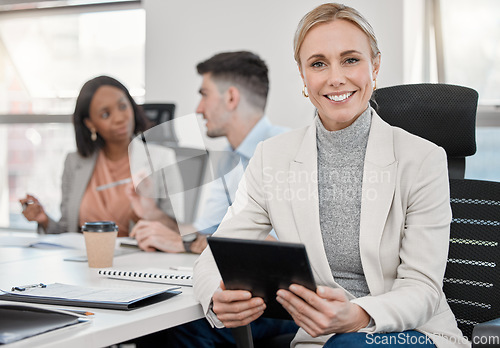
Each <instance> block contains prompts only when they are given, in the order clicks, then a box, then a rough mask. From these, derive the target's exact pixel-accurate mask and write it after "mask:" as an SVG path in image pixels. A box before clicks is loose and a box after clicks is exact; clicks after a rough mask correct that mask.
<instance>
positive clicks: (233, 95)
mask: <svg viewBox="0 0 500 348" xmlns="http://www.w3.org/2000/svg"><path fill="white" fill-rule="evenodd" d="M240 98H241V95H240V90H239V89H238V88H236V87H234V86H231V87H229V88H228V89H227V91H226V105H227V108H228V109H229V110H230V111H234V110H236V108H237V107H238V105H239V104H240Z"/></svg>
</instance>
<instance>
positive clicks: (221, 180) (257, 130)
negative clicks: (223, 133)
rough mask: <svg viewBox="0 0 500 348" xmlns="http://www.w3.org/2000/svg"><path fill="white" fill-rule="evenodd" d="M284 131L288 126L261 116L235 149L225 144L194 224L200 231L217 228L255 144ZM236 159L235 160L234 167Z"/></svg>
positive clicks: (207, 232) (205, 232) (208, 231)
mask: <svg viewBox="0 0 500 348" xmlns="http://www.w3.org/2000/svg"><path fill="white" fill-rule="evenodd" d="M287 130H288V128H285V127H281V126H275V125H272V124H271V122H269V119H268V118H267V117H265V116H264V117H262V118H261V119H260V121H259V122H258V123H257V124H256V125H255V126H254V127H253V128H252V130H251V131H250V133H248V135H247V136H246V137H245V139H243V141H242V142H241V144H240V146H238V148H236V149H233V148H231V146H229V145H228V146H227V148H226V149H225V152H226V154H227V155H226V156H224V157H223V158H221V159H220V161H219V162H218V163H217V168H216V172H217V175H216V176H215V179H214V181H212V182H211V183H210V188H209V195H208V199H207V201H206V202H205V204H204V206H203V208H202V214H201V216H199V217H198V218H197V219H196V221H195V222H194V223H193V225H194V227H195V228H196V229H197V230H198V232H199V233H202V234H212V233H214V232H215V231H216V230H217V227H219V224H220V223H221V221H222V219H223V218H224V215H226V212H227V209H228V208H229V206H230V205H231V204H232V203H233V201H234V197H235V194H236V190H237V189H238V184H239V182H240V180H241V178H242V177H243V173H244V171H245V168H246V167H247V165H248V161H249V160H250V158H251V157H252V156H253V154H254V152H255V148H256V147H257V145H258V144H259V143H260V142H261V141H263V140H266V139H267V138H270V137H273V136H275V135H278V134H281V133H284V132H286V131H287ZM235 160H236V161H235ZM235 162H237V165H236V166H235Z"/></svg>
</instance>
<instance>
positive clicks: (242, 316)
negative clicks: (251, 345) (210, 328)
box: [212, 281, 266, 328]
mask: <svg viewBox="0 0 500 348" xmlns="http://www.w3.org/2000/svg"><path fill="white" fill-rule="evenodd" d="M212 301H213V307H212V310H213V311H214V313H215V314H216V315H217V318H219V320H220V321H221V322H222V323H223V324H224V326H225V327H227V328H232V327H238V326H245V325H247V324H250V323H251V322H252V321H254V320H255V319H257V318H258V317H260V316H261V315H262V313H264V310H265V309H266V305H265V303H264V300H263V299H262V298H260V297H252V294H251V293H250V292H249V291H246V290H226V287H225V286H224V283H223V282H222V281H221V282H220V289H219V291H217V292H215V294H214V296H213V297H212Z"/></svg>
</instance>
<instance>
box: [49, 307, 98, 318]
mask: <svg viewBox="0 0 500 348" xmlns="http://www.w3.org/2000/svg"><path fill="white" fill-rule="evenodd" d="M57 310H59V311H66V312H71V313H75V314H80V315H85V316H89V315H94V313H92V312H88V311H79V310H76V309H66V308H57Z"/></svg>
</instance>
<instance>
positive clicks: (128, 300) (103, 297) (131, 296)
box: [0, 283, 181, 310]
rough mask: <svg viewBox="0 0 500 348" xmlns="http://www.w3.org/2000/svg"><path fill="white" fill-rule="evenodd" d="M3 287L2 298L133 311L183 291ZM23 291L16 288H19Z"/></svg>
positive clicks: (58, 284)
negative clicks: (8, 289)
mask: <svg viewBox="0 0 500 348" xmlns="http://www.w3.org/2000/svg"><path fill="white" fill-rule="evenodd" d="M40 285H42V286H33V287H26V288H23V287H14V288H13V290H12V291H5V290H2V291H1V292H2V294H0V300H6V301H18V302H32V303H43V304H55V305H66V306H78V307H92V308H105V309H119V310H131V309H135V308H138V307H143V306H147V305H150V304H153V303H156V302H159V301H163V300H166V299H168V298H171V297H173V296H175V295H178V294H180V293H181V291H180V290H179V288H178V287H175V288H169V289H166V290H165V289H162V290H158V288H117V289H115V288H90V287H81V286H75V285H68V284H61V283H54V284H48V285H43V284H40ZM16 288H17V289H19V290H15V289H16Z"/></svg>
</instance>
